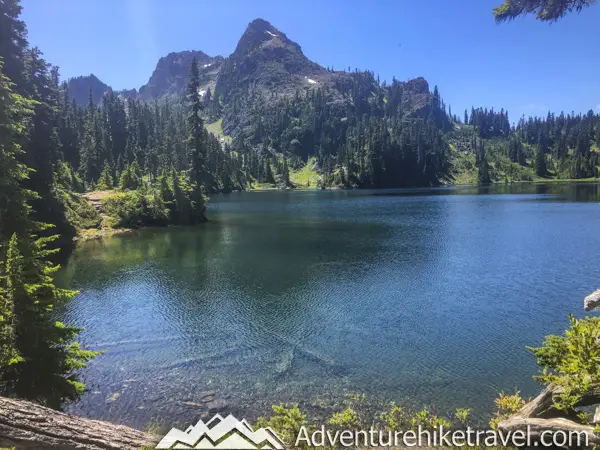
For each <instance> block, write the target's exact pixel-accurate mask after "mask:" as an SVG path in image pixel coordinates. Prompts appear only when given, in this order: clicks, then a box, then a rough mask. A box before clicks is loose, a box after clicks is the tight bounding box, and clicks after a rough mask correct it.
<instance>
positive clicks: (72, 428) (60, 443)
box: [0, 397, 159, 450]
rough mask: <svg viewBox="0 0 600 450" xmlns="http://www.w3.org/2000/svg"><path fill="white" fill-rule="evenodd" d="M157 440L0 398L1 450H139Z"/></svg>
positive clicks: (112, 425)
mask: <svg viewBox="0 0 600 450" xmlns="http://www.w3.org/2000/svg"><path fill="white" fill-rule="evenodd" d="M158 441H159V437H157V436H152V435H149V434H146V433H143V432H141V431H138V430H134V429H133V428H129V427H125V426H122V425H114V424H112V423H108V422H102V421H99V420H90V419H84V418H81V417H77V416H72V415H70V414H65V413H62V412H58V411H55V410H53V409H50V408H46V407H44V406H40V405H38V404H36V403H31V402H27V401H23V400H14V399H9V398H5V397H0V448H12V447H16V448H17V449H18V450H46V449H54V450H75V449H78V450H80V449H89V450H112V449H115V450H117V449H119V450H140V449H141V448H143V447H146V446H147V447H152V448H154V445H156V443H157V442H158Z"/></svg>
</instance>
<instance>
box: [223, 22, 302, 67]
mask: <svg viewBox="0 0 600 450" xmlns="http://www.w3.org/2000/svg"><path fill="white" fill-rule="evenodd" d="M263 46H266V47H271V48H275V47H279V48H284V47H289V50H290V51H292V52H295V53H299V54H300V55H302V56H304V55H303V54H302V49H301V47H300V45H298V44H297V43H295V42H294V41H291V40H290V39H288V37H287V36H286V35H285V33H283V32H281V31H279V30H278V29H277V28H275V27H274V26H273V25H271V24H270V23H269V22H267V21H266V20H264V19H255V20H253V21H252V22H250V23H249V24H248V27H247V28H246V31H245V32H244V34H243V35H242V37H241V38H240V40H239V42H238V44H237V47H236V49H235V51H234V52H233V54H232V55H231V57H233V58H240V57H243V56H247V55H250V54H251V53H252V52H253V51H256V50H260V48H261V47H263Z"/></svg>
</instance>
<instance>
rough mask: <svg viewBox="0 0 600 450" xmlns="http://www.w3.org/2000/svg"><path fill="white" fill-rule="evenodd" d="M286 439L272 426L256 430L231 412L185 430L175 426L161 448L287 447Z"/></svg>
mask: <svg viewBox="0 0 600 450" xmlns="http://www.w3.org/2000/svg"><path fill="white" fill-rule="evenodd" d="M284 445H285V444H284V443H283V441H282V440H281V439H280V438H279V436H277V434H275V432H274V431H273V430H272V429H271V428H270V427H265V428H259V429H258V430H256V431H254V430H253V429H252V427H251V426H250V425H249V424H248V422H246V420H245V419H244V420H241V421H240V420H237V419H236V418H235V417H233V416H232V415H231V414H230V415H228V416H227V417H226V418H224V419H223V417H221V416H220V415H219V414H217V415H216V416H214V417H213V418H212V419H210V420H209V421H208V422H206V423H204V422H203V421H202V420H199V421H198V423H197V424H196V425H194V426H190V427H188V429H187V430H185V431H181V430H178V429H177V428H173V429H172V430H171V431H169V432H168V433H167V435H166V436H165V437H164V438H162V440H161V441H160V442H159V443H158V445H157V446H156V448H157V449H186V448H201V449H213V448H219V449H228V450H245V449H248V450H255V449H270V450H283V448H284Z"/></svg>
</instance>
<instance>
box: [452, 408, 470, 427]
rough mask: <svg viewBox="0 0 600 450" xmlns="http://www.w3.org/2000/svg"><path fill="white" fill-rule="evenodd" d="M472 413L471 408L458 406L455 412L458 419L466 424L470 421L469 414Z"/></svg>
mask: <svg viewBox="0 0 600 450" xmlns="http://www.w3.org/2000/svg"><path fill="white" fill-rule="evenodd" d="M470 413H471V410H470V409H469V408H456V411H455V412H454V417H456V419H458V421H459V422H460V423H461V424H462V425H464V426H466V425H468V423H469V414H470Z"/></svg>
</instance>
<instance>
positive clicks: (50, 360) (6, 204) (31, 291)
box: [0, 64, 95, 407]
mask: <svg viewBox="0 0 600 450" xmlns="http://www.w3.org/2000/svg"><path fill="white" fill-rule="evenodd" d="M1 68H2V65H1V64H0V99H2V101H0V123H2V124H3V133H0V185H1V186H2V187H3V190H2V195H1V196H0V308H1V309H0V359H1V360H2V362H3V364H0V394H2V395H14V396H18V397H21V398H27V399H32V400H36V401H39V402H42V403H46V404H48V405H50V406H53V407H58V406H60V404H61V402H62V401H63V400H65V399H73V398H75V397H77V396H78V395H80V394H81V393H82V392H83V385H82V384H81V383H80V382H79V381H78V380H77V369H80V368H82V367H84V366H85V363H86V362H87V361H88V360H89V359H90V358H93V357H94V356H95V353H94V352H89V351H86V350H82V349H81V348H80V347H79V345H78V344H77V343H76V342H73V339H74V338H75V337H76V336H77V334H78V333H79V330H78V329H76V328H73V327H69V326H66V325H64V324H62V323H60V322H56V321H55V320H54V318H53V317H52V309H53V308H54V307H55V306H56V305H57V304H59V303H61V302H62V301H64V300H66V299H68V298H70V297H71V296H72V295H73V294H74V292H72V291H67V290H62V289H58V288H57V287H56V286H54V284H53V280H52V276H53V274H54V273H55V272H56V270H57V269H58V267H57V266H53V265H52V264H50V263H49V262H48V257H49V256H50V255H51V254H53V253H55V252H56V251H55V250H47V249H46V246H47V244H48V243H49V242H51V241H52V240H54V238H55V237H44V238H40V237H36V234H37V235H39V232H40V231H43V229H44V228H48V226H41V225H39V224H38V223H37V222H34V221H32V220H31V219H30V218H29V217H28V214H29V212H30V208H29V206H28V204H27V201H29V200H31V199H35V198H36V197H37V195H36V194H35V193H34V192H31V191H28V190H26V189H24V188H23V184H24V183H26V182H27V178H28V176H29V173H30V171H29V169H28V168H27V167H26V166H25V165H24V164H22V163H20V162H19V161H18V156H19V155H20V154H22V153H23V152H22V150H21V148H20V146H19V145H18V144H17V142H19V141H20V140H22V137H23V136H22V134H23V133H25V132H26V129H27V127H26V124H27V122H26V117H28V116H31V115H32V114H33V109H32V108H30V107H31V106H32V102H30V101H28V100H25V99H24V98H22V97H21V96H19V95H16V94H14V93H13V92H12V90H11V85H10V82H9V80H8V78H7V77H6V76H5V75H4V74H3V73H2V70H1Z"/></svg>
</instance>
